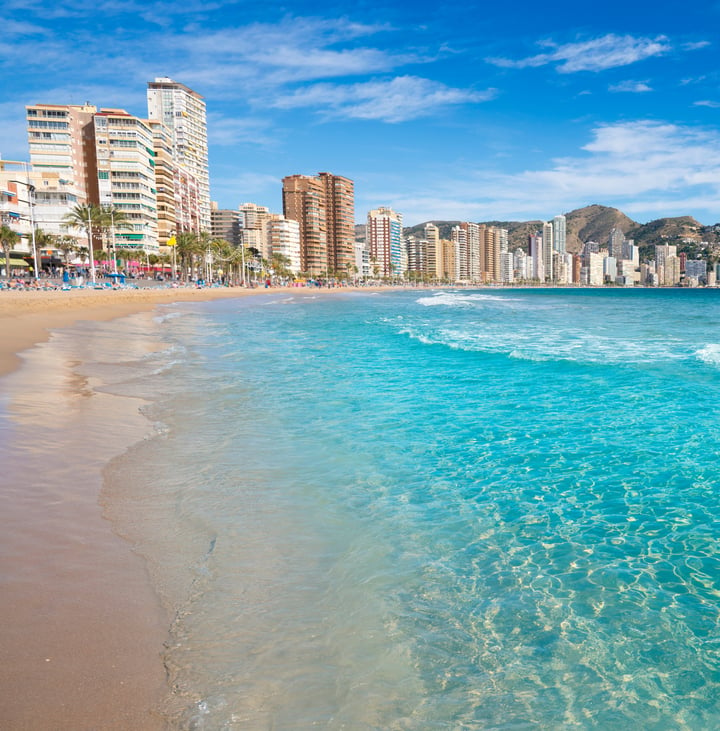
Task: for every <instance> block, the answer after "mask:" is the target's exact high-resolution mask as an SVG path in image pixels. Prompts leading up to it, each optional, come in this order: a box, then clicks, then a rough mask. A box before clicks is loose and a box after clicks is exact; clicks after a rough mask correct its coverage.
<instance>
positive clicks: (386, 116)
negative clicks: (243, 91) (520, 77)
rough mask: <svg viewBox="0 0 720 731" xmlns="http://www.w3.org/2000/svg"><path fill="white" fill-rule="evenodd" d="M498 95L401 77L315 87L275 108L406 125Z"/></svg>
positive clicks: (487, 91)
mask: <svg viewBox="0 0 720 731" xmlns="http://www.w3.org/2000/svg"><path fill="white" fill-rule="evenodd" d="M495 93H496V92H495V91H494V90H493V89H489V90H486V91H473V90H470V89H454V88H452V87H448V86H445V85H444V84H441V83H440V82H437V81H431V80H430V79H423V78H418V77H416V76H398V77H396V78H394V79H389V80H375V81H367V82H363V83H358V84H346V85H339V84H315V85H312V86H308V87H305V88H303V89H299V90H297V91H295V92H293V93H292V94H288V95H286V96H283V97H280V98H279V99H277V100H276V101H275V102H274V106H275V107H277V108H280V109H293V108H298V107H320V108H324V109H328V110H330V111H329V113H330V114H331V115H332V116H334V117H346V118H352V119H372V120H380V121H383V122H404V121H406V120H408V119H415V118H417V117H424V116H428V115H432V114H436V113H437V112H438V111H440V110H442V109H443V108H445V107H447V106H450V105H455V104H472V103H478V102H484V101H488V100H489V99H492V98H493V97H494V96H495Z"/></svg>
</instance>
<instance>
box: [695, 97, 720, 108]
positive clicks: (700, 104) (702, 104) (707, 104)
mask: <svg viewBox="0 0 720 731" xmlns="http://www.w3.org/2000/svg"><path fill="white" fill-rule="evenodd" d="M693 106H696V107H710V108H711V109H720V102H715V101H711V100H710V99H703V100H702V101H699V102H695V103H694V105H693Z"/></svg>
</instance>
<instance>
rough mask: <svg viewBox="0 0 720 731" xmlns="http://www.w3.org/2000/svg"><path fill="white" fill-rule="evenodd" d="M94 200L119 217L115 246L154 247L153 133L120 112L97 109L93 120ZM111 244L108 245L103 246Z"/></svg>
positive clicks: (155, 232) (114, 228)
mask: <svg viewBox="0 0 720 731" xmlns="http://www.w3.org/2000/svg"><path fill="white" fill-rule="evenodd" d="M94 126H95V150H96V159H97V186H98V202H99V203H100V205H101V206H109V207H112V208H114V209H115V210H118V211H121V212H122V213H123V214H124V217H125V221H126V223H125V224H124V225H123V226H120V225H118V226H117V227H114V226H113V231H112V232H111V234H110V235H111V236H112V235H114V236H115V241H114V245H115V246H116V247H120V248H127V249H142V250H144V251H150V252H154V251H157V249H158V212H157V190H156V187H155V186H156V181H155V152H154V149H153V131H152V129H151V128H150V125H149V124H148V123H147V122H146V121H145V120H142V119H138V118H137V117H134V116H133V115H132V114H129V113H128V112H126V111H125V110H124V109H101V110H100V111H99V112H98V113H96V114H95V117H94ZM106 243H112V242H106Z"/></svg>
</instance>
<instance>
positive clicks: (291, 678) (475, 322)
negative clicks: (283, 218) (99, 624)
mask: <svg viewBox="0 0 720 731" xmlns="http://www.w3.org/2000/svg"><path fill="white" fill-rule="evenodd" d="M718 323H720V292H715V291H677V290H663V291H658V290H643V291H625V290H621V291H620V290H483V291H452V290H447V291H437V292H423V291H414V292H396V293H390V294H382V293H381V294H372V293H367V294H366V293H360V294H354V293H348V294H338V295H333V296H325V295H323V296H319V297H315V298H312V297H307V296H305V297H303V296H288V295H286V294H269V295H262V296H259V297H252V298H246V299H242V300H237V301H231V300H224V301H218V302H213V303H208V304H206V305H199V306H198V305H192V306H190V305H187V306H182V305H178V306H173V307H169V308H167V309H165V310H163V314H162V315H161V316H160V317H159V318H158V322H157V325H158V328H159V329H160V330H161V331H162V332H163V334H164V337H165V339H166V342H167V344H168V347H167V349H166V350H164V351H162V352H160V353H157V354H155V355H154V356H153V357H152V358H147V359H146V362H145V365H144V366H143V368H144V369H145V372H144V374H143V375H142V376H140V377H134V379H133V380H132V382H129V383H127V384H125V385H124V389H125V391H126V392H127V393H130V394H133V395H142V396H143V397H145V398H150V399H151V400H152V403H151V405H150V406H149V407H148V408H147V409H146V411H147V414H148V416H149V417H150V418H151V419H152V420H153V421H154V422H155V423H156V428H157V430H158V436H157V437H155V438H153V439H149V440H145V441H143V442H142V443H140V444H139V445H137V446H136V447H134V448H133V449H131V450H130V452H129V453H128V454H126V455H125V456H124V457H122V458H121V459H119V460H116V461H115V462H114V463H113V464H112V465H111V466H110V467H109V468H108V471H107V477H108V482H109V484H110V488H108V489H109V496H110V498H111V502H113V503H115V504H116V505H117V506H120V507H116V511H115V513H114V519H116V520H117V521H118V523H119V524H120V525H121V526H124V528H123V530H124V532H125V533H126V535H128V536H129V537H130V538H131V539H132V540H133V541H134V542H135V543H136V544H137V546H138V550H140V551H141V552H142V553H143V554H144V555H145V556H146V557H147V559H148V562H149V565H150V567H151V571H152V572H153V576H154V579H155V581H156V582H157V585H158V589H159V591H160V593H161V596H162V597H163V599H164V601H165V603H166V605H167V606H169V607H170V608H171V609H172V613H173V616H174V621H173V625H172V628H171V639H170V640H169V642H168V646H167V651H166V657H165V659H166V664H167V666H168V671H169V673H170V678H171V681H172V684H173V689H174V692H173V697H172V698H171V699H169V701H168V705H167V708H166V709H165V710H166V713H167V714H168V716H169V718H170V719H171V724H172V725H173V727H179V728H188V729H189V728H192V729H248V728H250V729H309V728H330V729H558V728H598V729H627V728H630V727H633V726H636V727H640V728H643V729H682V728H687V729H706V728H716V727H718V726H720V624H719V619H720V541H719V540H718V525H719V524H718V521H717V520H716V517H717V516H718V515H720V496H719V494H718V489H717V487H718V482H719V478H720V462H719V459H718V455H719V454H720V423H719V422H718V418H717V416H718V406H719V405H720V326H719V325H718ZM123 506H125V509H123Z"/></svg>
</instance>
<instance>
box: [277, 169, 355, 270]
mask: <svg viewBox="0 0 720 731" xmlns="http://www.w3.org/2000/svg"><path fill="white" fill-rule="evenodd" d="M283 213H284V215H285V218H288V219H290V220H292V221H297V222H298V223H299V224H300V258H301V262H302V268H303V271H306V272H308V273H310V274H313V275H317V274H329V273H331V272H334V273H337V274H338V275H343V276H344V275H347V274H348V273H349V272H350V269H351V268H352V267H353V266H354V265H355V254H354V246H355V191H354V184H353V181H352V180H350V179H349V178H343V177H341V176H339V175H332V174H331V173H319V174H318V175H317V176H310V175H288V176H287V177H285V178H283Z"/></svg>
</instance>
